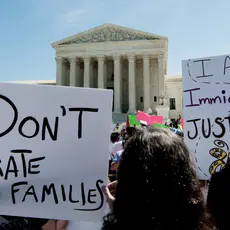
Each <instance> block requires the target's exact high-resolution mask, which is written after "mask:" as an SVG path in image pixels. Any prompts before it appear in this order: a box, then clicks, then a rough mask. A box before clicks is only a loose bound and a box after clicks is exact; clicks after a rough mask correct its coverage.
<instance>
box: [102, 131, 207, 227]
mask: <svg viewBox="0 0 230 230" xmlns="http://www.w3.org/2000/svg"><path fill="white" fill-rule="evenodd" d="M117 180H118V185H117V190H116V200H115V202H114V210H113V213H112V214H110V215H108V216H107V217H105V218H104V229H123V227H124V228H126V229H132V228H135V227H137V228H141V229H145V230H148V229H154V230H155V229H159V230H168V229H172V230H175V229H177V230H185V229H186V230H195V229H204V228H200V226H201V225H202V224H201V219H202V217H203V215H204V211H205V208H204V200H203V195H202V192H201V190H200V187H199V180H198V179H197V176H196V172H195V169H194V167H193V164H192V162H191V159H190V154H189V151H188V149H187V147H186V145H185V143H184V142H183V140H182V139H181V138H180V137H179V136H177V135H176V134H174V133H173V132H171V131H170V130H166V129H155V128H152V127H147V129H146V130H137V131H136V132H135V133H134V134H133V136H132V137H131V138H130V139H129V140H128V141H127V143H126V145H125V149H124V152H123V155H122V158H121V161H120V166H119V169H118V174H117ZM137 228H136V229H137Z"/></svg>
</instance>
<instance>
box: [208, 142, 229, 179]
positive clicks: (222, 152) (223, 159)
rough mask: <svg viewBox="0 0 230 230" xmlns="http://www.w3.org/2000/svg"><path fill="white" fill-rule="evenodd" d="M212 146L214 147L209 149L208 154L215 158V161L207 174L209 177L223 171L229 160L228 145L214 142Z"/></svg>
mask: <svg viewBox="0 0 230 230" xmlns="http://www.w3.org/2000/svg"><path fill="white" fill-rule="evenodd" d="M214 145H215V146H216V147H215V148H212V149H210V151H209V154H210V155H211V156H212V157H214V158H216V160H215V161H214V162H213V163H212V164H211V165H210V167H209V173H210V174H211V175H212V174H214V173H215V172H218V171H220V170H221V169H223V168H224V167H225V165H226V163H227V162H228V160H229V146H228V144H227V143H225V142H224V141H223V140H215V141H214ZM224 148H225V149H224Z"/></svg>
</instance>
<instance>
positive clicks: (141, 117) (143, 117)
mask: <svg viewBox="0 0 230 230" xmlns="http://www.w3.org/2000/svg"><path fill="white" fill-rule="evenodd" d="M150 117H151V116H149V115H148V114H147V113H144V112H142V111H139V110H138V112H137V121H146V122H147V123H148V122H149V119H150Z"/></svg>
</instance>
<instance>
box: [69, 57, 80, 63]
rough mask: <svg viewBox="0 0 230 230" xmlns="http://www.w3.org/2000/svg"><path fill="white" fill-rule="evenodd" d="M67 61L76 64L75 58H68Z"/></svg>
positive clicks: (76, 59)
mask: <svg viewBox="0 0 230 230" xmlns="http://www.w3.org/2000/svg"><path fill="white" fill-rule="evenodd" d="M68 60H69V61H70V63H76V62H77V61H78V58H77V57H69V58H68Z"/></svg>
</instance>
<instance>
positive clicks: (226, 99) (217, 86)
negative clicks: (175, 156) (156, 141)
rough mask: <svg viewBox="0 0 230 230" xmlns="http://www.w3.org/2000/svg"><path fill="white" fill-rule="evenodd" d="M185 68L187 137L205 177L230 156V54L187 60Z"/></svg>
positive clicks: (187, 141)
mask: <svg viewBox="0 0 230 230" xmlns="http://www.w3.org/2000/svg"><path fill="white" fill-rule="evenodd" d="M182 69H183V114H184V116H183V118H184V138H185V141H186V143H187V145H188V146H189V148H190V151H191V152H192V154H193V156H194V160H195V162H196V165H197V170H198V174H199V176H200V178H201V179H204V180H205V179H209V178H210V175H211V174H213V173H215V172H216V171H219V170H220V169H221V168H223V167H224V166H225V164H226V162H227V161H228V159H229V145H230V142H229V140H230V135H229V133H230V132H229V131H230V130H229V127H230V125H229V124H230V116H229V114H230V110H229V104H230V56H228V55H224V56H215V57H208V58H200V59H194V60H186V61H183V63H182Z"/></svg>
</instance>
